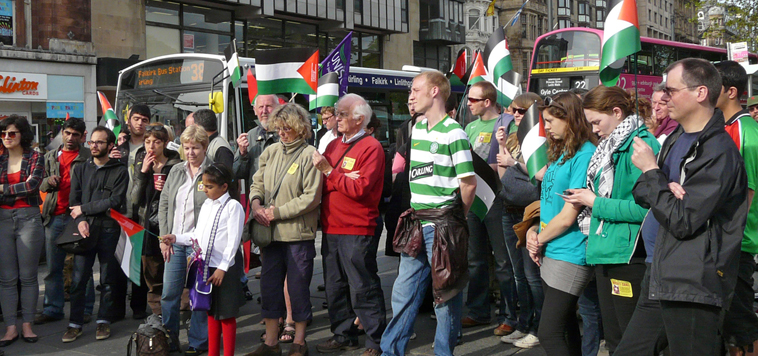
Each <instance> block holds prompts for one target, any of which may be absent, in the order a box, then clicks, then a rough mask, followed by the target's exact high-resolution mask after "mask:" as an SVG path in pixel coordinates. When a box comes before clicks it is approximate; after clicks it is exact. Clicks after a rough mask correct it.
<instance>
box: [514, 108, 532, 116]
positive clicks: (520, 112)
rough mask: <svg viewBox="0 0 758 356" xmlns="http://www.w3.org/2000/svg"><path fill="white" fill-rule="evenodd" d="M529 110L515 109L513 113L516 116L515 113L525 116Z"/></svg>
mask: <svg viewBox="0 0 758 356" xmlns="http://www.w3.org/2000/svg"><path fill="white" fill-rule="evenodd" d="M527 110H529V109H522V108H518V109H517V108H513V113H514V114H515V113H519V115H525V114H526V111H527Z"/></svg>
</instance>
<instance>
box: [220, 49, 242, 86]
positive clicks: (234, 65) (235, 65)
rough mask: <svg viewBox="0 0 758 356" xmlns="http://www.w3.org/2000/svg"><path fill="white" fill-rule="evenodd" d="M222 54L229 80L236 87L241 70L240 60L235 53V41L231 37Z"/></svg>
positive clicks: (240, 78) (240, 76)
mask: <svg viewBox="0 0 758 356" xmlns="http://www.w3.org/2000/svg"><path fill="white" fill-rule="evenodd" d="M224 56H225V57H226V68H227V71H228V72H229V80H231V81H232V84H234V87H235V88H236V87H237V86H239V84H240V80H242V70H241V69H240V60H239V56H238V55H237V45H236V41H235V40H234V39H233V38H232V41H231V42H230V43H229V45H228V46H226V48H225V49H224Z"/></svg>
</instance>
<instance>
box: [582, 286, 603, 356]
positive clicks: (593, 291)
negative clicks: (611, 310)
mask: <svg viewBox="0 0 758 356" xmlns="http://www.w3.org/2000/svg"><path fill="white" fill-rule="evenodd" d="M577 305H578V307H579V315H580V316H581V317H582V328H583V330H584V334H583V335H582V356H596V355H597V353H598V351H600V340H601V339H602V338H603V324H604V323H603V318H602V316H601V313H600V303H599V301H598V295H597V282H596V281H595V278H592V279H590V282H589V283H587V286H586V287H584V291H583V292H582V295H581V296H579V300H578V301H577Z"/></svg>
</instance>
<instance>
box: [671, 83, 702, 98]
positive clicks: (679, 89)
mask: <svg viewBox="0 0 758 356" xmlns="http://www.w3.org/2000/svg"><path fill="white" fill-rule="evenodd" d="M697 87H699V85H692V86H687V87H684V88H672V87H668V86H667V87H664V88H663V94H666V95H667V96H669V97H671V96H673V95H674V94H676V93H677V92H679V91H682V90H684V89H692V88H697Z"/></svg>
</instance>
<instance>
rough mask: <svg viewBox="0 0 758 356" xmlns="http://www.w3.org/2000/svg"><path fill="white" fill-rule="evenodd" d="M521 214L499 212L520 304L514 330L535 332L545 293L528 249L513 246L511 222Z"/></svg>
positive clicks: (520, 216)
mask: <svg viewBox="0 0 758 356" xmlns="http://www.w3.org/2000/svg"><path fill="white" fill-rule="evenodd" d="M523 217H524V214H513V213H508V212H503V237H504V239H505V247H506V249H507V250H508V257H509V258H510V261H511V265H512V266H513V276H514V277H515V280H516V292H517V293H518V304H519V307H520V308H519V313H518V323H517V324H516V330H518V331H521V332H523V333H529V334H534V335H536V334H537V329H539V323H540V314H541V312H542V301H543V300H544V299H545V296H544V295H543V293H542V279H541V278H540V268H539V266H537V264H536V263H534V261H532V259H531V257H529V251H528V250H527V249H526V248H525V247H522V248H521V249H518V248H516V244H517V243H518V236H516V232H514V231H513V225H515V224H518V223H520V222H521V220H522V219H523Z"/></svg>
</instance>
